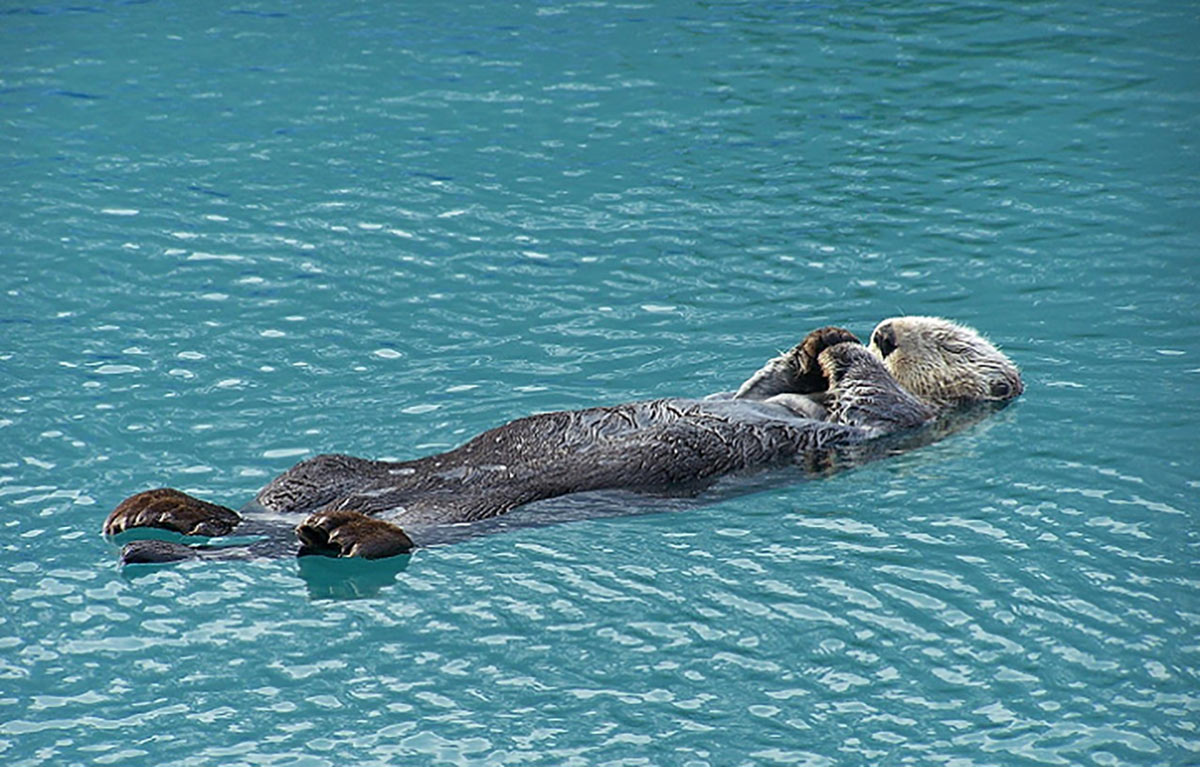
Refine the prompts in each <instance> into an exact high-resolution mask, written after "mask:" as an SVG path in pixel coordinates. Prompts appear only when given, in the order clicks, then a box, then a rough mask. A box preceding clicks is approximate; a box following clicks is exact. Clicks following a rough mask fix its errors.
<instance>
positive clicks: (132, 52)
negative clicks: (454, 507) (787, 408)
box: [0, 2, 1200, 767]
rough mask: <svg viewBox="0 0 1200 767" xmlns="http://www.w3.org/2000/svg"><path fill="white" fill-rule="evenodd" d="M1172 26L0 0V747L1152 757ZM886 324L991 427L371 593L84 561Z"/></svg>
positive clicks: (506, 538)
mask: <svg viewBox="0 0 1200 767" xmlns="http://www.w3.org/2000/svg"><path fill="white" fill-rule="evenodd" d="M1198 40H1200V24H1198V22H1197V14H1196V13H1195V9H1194V7H1192V6H1190V5H1189V4H1188V3H1175V2H1144V3H1130V4H1117V3H1102V4H1100V5H1097V4H1096V3H1092V2H1086V3H1085V2H1073V3H1061V2H1060V3H1039V4H1032V5H1019V4H958V3H949V4H943V5H937V6H929V5H927V4H911V3H889V2H877V3H857V2H835V3H832V4H807V3H797V4H792V3H745V4H734V3H728V4H727V3H716V4H691V3H671V2H664V3H652V4H651V3H646V4H620V3H604V2H597V3H577V4H570V3H564V4H557V3H553V4H552V3H545V4H536V3H529V4H520V5H515V6H511V5H510V4H501V3H494V4H492V3H489V4H465V3H442V4H433V3H421V4H416V3H370V4H350V5H346V4H341V3H296V2H289V3H275V4H269V3H258V2H250V3H248V4H240V5H231V6H226V7H224V8H221V7H218V4H214V3H185V2H147V3H103V4H97V5H95V6H94V7H80V6H71V7H60V6H46V5H43V6H37V7H34V8H28V9H19V8H16V7H14V6H13V5H12V4H11V3H10V4H7V5H6V6H5V7H4V9H3V15H0V126H2V127H0V167H2V168H3V172H2V175H0V191H2V192H3V196H4V198H5V202H4V204H3V207H2V208H0V210H2V211H3V212H2V213H0V266H2V267H3V271H2V273H0V323H2V335H0V407H2V411H0V515H2V516H0V530H2V531H3V540H2V541H0V598H2V600H3V604H4V610H3V611H2V612H0V760H2V761H3V762H4V763H5V764H6V765H13V766H17V765H22V766H23V765H75V764H80V765H91V764H117V765H149V764H175V765H302V766H304V767H316V766H318V765H344V764H363V765H366V764H373V765H374V764H378V765H382V764H397V765H399V764H439V765H441V764H471V765H490V764H512V765H516V764H520V765H527V764H538V765H618V764H620V765H642V764H646V765H691V766H692V767H700V766H701V765H713V766H714V767H717V766H724V765H742V764H747V765H749V764H753V765H774V764H780V765H796V764H800V765H895V764H920V765H926V764H945V765H1019V764H1034V765H1091V764H1095V765H1102V766H1106V765H1129V764H1147V765H1184V764H1196V763H1200V731H1198V725H1200V695H1198V694H1197V682H1198V676H1200V641H1198V639H1197V636H1198V634H1200V600H1198V599H1197V585H1198V583H1197V575H1196V573H1197V571H1196V563H1197V546H1198V542H1200V541H1198V538H1200V532H1198V528H1197V524H1196V520H1197V515H1198V514H1200V504H1198V503H1197V496H1198V493H1200V472H1198V471H1197V460H1196V452H1197V437H1196V435H1197V428H1198V426H1200V423H1198V421H1200V417H1198V413H1200V393H1198V392H1200V386H1198V384H1200V340H1198V338H1197V330H1196V328H1197V320H1198V319H1200V318H1198V316H1197V303H1198V296H1200V284H1198V283H1200V280H1198V277H1200V266H1198V259H1197V248H1198V245H1200V224H1198V223H1197V222H1200V210H1198V209H1197V208H1198V206H1197V200H1198V199H1200V163H1198V161H1197V125H1198V124H1200V122H1198V118H1200V108H1198V107H1200V77H1198V73H1200V53H1198V50H1200V49H1198V47H1197V44H1196V43H1197V41H1198ZM900 313H907V314H939V315H945V316H950V317H953V318H956V319H958V320H961V321H964V322H967V323H969V324H971V325H974V326H976V327H978V328H980V329H982V330H983V331H985V332H986V333H988V334H989V335H990V336H991V337H992V338H993V339H994V340H995V341H997V342H998V343H999V344H1000V345H1001V346H1003V347H1004V348H1005V349H1006V350H1007V351H1008V352H1009V353H1010V354H1011V355H1012V356H1013V358H1014V359H1015V360H1016V361H1017V362H1018V363H1019V364H1020V365H1021V366H1022V367H1023V369H1024V371H1025V375H1026V381H1027V391H1026V394H1025V396H1024V397H1023V398H1022V399H1021V400H1020V401H1019V402H1018V403H1016V404H1015V405H1014V406H1013V407H1010V408H1008V409H1007V410H1005V411H1003V412H1002V413H1000V414H998V415H996V416H994V417H992V418H991V419H989V420H988V421H987V422H985V423H983V424H981V425H979V426H977V427H974V428H972V429H970V430H969V431H967V432H965V433H962V434H959V435H956V436H954V437H951V438H950V439H948V440H945V441H943V442H940V443H938V444H936V445H933V446H930V447H926V448H923V449H920V450H917V451H915V452H910V453H907V454H905V455H903V456H900V457H897V458H894V459H890V460H886V461H882V462H877V463H874V464H871V465H869V466H866V467H864V468H861V469H858V470H855V471H851V472H847V473H842V474H838V475H836V476H833V477H829V478H824V479H819V480H814V481H810V482H798V483H795V484H792V485H785V486H783V487H780V488H776V489H771V490H768V491H764V492H761V493H757V494H753V495H748V496H743V497H740V498H736V499H733V500H728V501H724V502H721V503H717V504H714V505H708V506H705V507H702V508H698V509H693V510H690V511H685V512H680V513H660V514H651V515H642V516H627V517H619V518H610V519H598V520H591V521H584V522H577V523H572V524H566V525H558V526H552V527H542V528H525V529H518V530H511V531H508V532H504V533H502V534H497V535H492V536H487V537H480V538H475V539H472V540H469V541H466V542H463V543H460V544H456V545H452V546H445V547H438V548H432V549H426V550H421V551H419V552H417V553H416V554H415V555H414V556H412V557H411V560H407V561H401V560H396V561H392V562H388V563H384V564H376V565H370V566H367V565H362V564H355V563H349V562H335V561H324V560H320V561H315V562H312V561H308V560H306V561H305V562H304V563H303V567H302V566H301V564H299V563H297V561H296V560H294V559H260V560H255V561H246V562H224V563H195V564H187V565H183V566H177V567H167V568H157V569H155V568H142V569H140V570H138V569H136V568H134V569H130V570H127V571H125V572H121V571H120V570H119V569H118V568H117V566H116V549H115V547H114V546H113V545H112V544H110V543H109V542H106V541H104V540H103V539H102V538H101V537H100V535H99V527H100V523H101V521H102V520H103V518H104V516H105V515H106V514H107V512H108V511H109V510H110V509H111V508H112V507H113V506H114V505H115V504H116V503H117V502H118V501H120V500H121V499H122V498H123V497H124V496H126V495H128V494H130V493H133V492H136V491H138V490H142V489H146V488H149V487H155V486H160V485H169V486H175V487H179V488H182V489H185V490H187V491H189V492H192V493H194V494H197V495H199V496H201V497H204V498H208V499H211V500H214V501H218V502H221V503H225V504H227V505H232V506H238V505H240V504H241V503H242V502H244V501H246V500H247V499H249V498H250V497H252V495H253V493H254V492H255V490H256V489H257V488H258V487H259V486H261V485H262V484H263V483H264V482H265V481H266V480H267V479H269V478H270V477H271V476H273V475H274V474H275V473H278V472H279V471H282V470H283V469H285V468H286V467H287V466H289V465H290V464H292V463H294V462H295V461H296V460H299V459H300V458H302V457H303V456H308V455H314V454H316V453H319V452H332V451H339V452H348V453H353V454H357V455H364V456H372V457H392V458H397V459H402V458H409V457H414V456H418V455H422V454H425V453H428V452H431V451H435V450H440V449H444V448H447V447H450V446H453V445H455V444H458V443H459V442H461V441H463V440H465V439H467V438H468V437H469V436H471V435H473V434H475V433H477V432H479V431H482V430H483V429H486V428H488V427H491V426H494V425H497V424H499V423H502V422H504V421H505V420H507V419H510V418H513V417H517V416H520V415H525V414H528V413H531V412H536V411H542V410H551V409H561V408H572V407H582V406H587V405H593V404H603V403H614V402H620V401H626V400H631V399H636V398H648V397H655V396H668V395H689V396H695V395H703V394H706V393H708V392H712V391H717V390H722V389H727V388H729V387H731V386H734V385H736V384H737V383H738V382H739V381H740V380H742V378H743V377H744V376H745V375H746V374H747V373H749V372H751V371H753V370H754V369H756V368H757V367H758V365H759V364H761V362H762V361H763V360H764V359H766V358H767V357H769V356H771V355H772V354H774V353H775V352H777V351H778V350H780V349H782V348H785V347H787V346H790V345H791V344H793V343H795V342H796V341H798V340H799V339H800V338H801V337H802V336H803V335H804V333H805V332H806V331H807V330H809V329H811V328H813V327H816V326H818V325H822V324H827V323H837V324H843V325H846V326H848V327H850V328H852V329H854V330H855V331H856V332H859V333H860V334H865V333H867V332H868V331H869V329H870V328H871V327H872V325H873V324H874V323H875V322H876V321H877V320H879V319H881V318H883V317H887V316H891V315H895V314H900ZM629 506H630V508H629V511H631V512H632V511H636V510H637V502H636V501H630V502H629Z"/></svg>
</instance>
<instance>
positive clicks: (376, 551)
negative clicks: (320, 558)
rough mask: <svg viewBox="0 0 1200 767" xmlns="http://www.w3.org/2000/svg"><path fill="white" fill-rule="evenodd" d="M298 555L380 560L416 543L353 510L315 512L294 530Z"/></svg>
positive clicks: (377, 520)
mask: <svg viewBox="0 0 1200 767" xmlns="http://www.w3.org/2000/svg"><path fill="white" fill-rule="evenodd" d="M296 536H297V537H298V538H300V543H301V544H303V545H302V547H301V549H300V554H301V555H304V554H322V555H324V556H327V557H362V558H364V559H383V558H384V557H394V556H396V555H397V554H407V553H408V552H410V551H412V550H413V548H415V546H416V544H414V543H413V541H412V539H411V538H409V537H408V534H407V533H405V532H404V531H403V530H401V529H400V528H399V527H398V526H396V525H393V524H392V523H390V522H385V521H383V520H382V519H375V518H374V517H368V516H367V515H366V514H360V513H359V512H357V511H318V512H316V513H315V514H310V515H309V516H308V518H307V519H305V520H304V521H303V522H301V523H300V524H299V525H298V526H297V527H296Z"/></svg>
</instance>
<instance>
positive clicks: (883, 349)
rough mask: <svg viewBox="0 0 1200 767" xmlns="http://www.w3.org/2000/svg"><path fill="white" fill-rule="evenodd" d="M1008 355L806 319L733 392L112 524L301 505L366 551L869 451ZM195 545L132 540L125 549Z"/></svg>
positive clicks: (137, 502)
mask: <svg viewBox="0 0 1200 767" xmlns="http://www.w3.org/2000/svg"><path fill="white" fill-rule="evenodd" d="M1023 388H1024V387H1023V384H1022V382H1021V375H1020V372H1019V371H1018V369H1017V367H1016V365H1014V364H1013V363H1012V361H1010V360H1009V359H1008V357H1006V356H1005V355H1004V354H1003V353H1002V352H1000V351H999V350H998V349H997V348H996V347H995V346H993V345H992V344H991V343H989V342H988V341H987V340H986V339H984V338H983V337H982V336H981V335H980V334H979V333H977V332H976V331H974V330H972V329H970V328H968V327H965V326H963V325H960V324H956V323H954V322H950V321H948V320H944V319H940V318H935V317H895V318H891V319H887V320H884V321H883V322H880V323H879V325H877V326H876V327H875V329H874V331H872V333H871V336H870V345H869V346H864V345H863V344H862V343H861V342H860V341H859V340H858V339H857V338H856V337H855V336H854V335H853V334H852V333H850V331H848V330H845V329H843V328H838V327H824V328H820V329H818V330H814V331H813V332H812V333H809V334H808V336H807V337H806V338H805V339H804V340H803V341H802V342H801V343H800V344H798V345H796V346H795V347H793V348H792V349H791V350H790V351H788V352H785V353H784V354H781V355H779V356H778V357H775V358H774V359H772V360H770V361H768V362H767V364H766V365H764V366H763V367H762V369H760V370H759V371H758V372H756V373H755V374H754V375H753V376H751V377H750V378H749V379H748V380H747V381H746V382H745V383H743V384H742V385H741V386H740V387H739V388H738V389H737V390H736V391H733V392H729V393H724V394H717V395H712V396H710V397H707V398H704V399H659V400H651V401H645V402H633V403H628V404H623V405H616V406H609V407H596V408H589V409H585V410H575V411H564V412H555V413H543V414H539V415H534V416H530V417H527V418H521V419H518V420H516V421H512V422H511V423H508V424H505V425H503V426H500V427H498V428H495V429H492V430H490V431H487V432H484V433H483V434H480V435H479V436H477V437H475V438H474V439H472V440H470V441H469V442H467V443H466V444H464V445H462V446H461V447H458V448H456V449H454V450H450V451H448V452H445V453H441V454H438V455H431V456H427V457H424V458H418V459H416V460H412V461H402V462H399V463H390V462H384V461H371V460H365V459H362V458H354V457H351V456H347V455H319V456H317V457H315V458H311V459H308V460H305V461H302V462H300V463H298V464H296V465H295V466H293V467H292V468H291V469H289V470H288V471H286V472H285V473H283V474H282V475H280V476H278V477H276V478H275V479H274V480H272V481H271V482H270V483H268V484H267V486H266V487H264V488H263V489H262V490H261V491H259V493H258V495H257V496H256V498H255V500H254V501H253V502H252V503H251V504H248V505H247V506H246V507H245V508H244V509H243V513H242V514H239V513H238V512H235V511H233V510H232V509H228V508H225V507H223V506H219V505H216V504H212V503H208V502H206V501H201V500H199V499H196V498H193V497H191V496H189V495H187V494H185V493H182V492H180V491H178V490H171V489H158V490H148V491H146V492H142V493H138V494H137V495H134V496H131V497H130V498H127V499H126V500H125V501H123V502H122V503H121V504H120V505H118V506H117V507H116V508H115V509H114V510H113V512H112V513H111V514H109V516H108V518H107V519H106V520H105V522H104V533H105V534H106V535H109V536H113V535H118V534H121V533H126V532H129V531H138V530H141V531H146V530H148V529H151V528H159V529H163V530H170V531H174V532H176V533H180V534H182V535H185V536H205V537H212V536H226V535H229V534H231V533H235V532H236V533H237V534H239V535H241V534H248V533H262V532H263V528H262V527H261V524H260V526H259V527H258V528H255V526H254V525H253V524H246V522H247V521H248V520H249V519H254V518H256V517H259V516H262V515H264V514H272V513H273V514H276V515H278V514H296V515H304V516H303V518H302V521H301V522H300V523H299V525H297V526H296V527H295V528H294V530H295V535H296V536H297V537H298V539H299V543H300V553H302V554H303V553H315V554H324V555H328V556H335V557H363V558H367V559H377V558H383V557H391V556H395V555H398V554H404V553H407V552H409V551H411V550H412V549H413V548H414V547H415V546H417V545H419V544H420V543H422V542H424V541H428V540H435V539H436V538H437V536H436V535H434V534H432V533H431V531H436V530H438V529H439V528H443V529H444V528H445V526H447V525H454V524H461V523H471V522H476V521H478V520H483V519H486V518H490V517H495V516H497V515H500V514H504V513H506V512H508V511H510V510H512V509H515V508H517V507H519V506H523V505H526V504H530V503H533V502H535V501H541V500H544V499H549V498H556V497H559V496H564V495H568V494H575V493H583V492H587V491H598V490H631V491H636V492H640V493H651V494H662V493H672V492H692V491H694V490H698V489H702V488H704V487H705V486H707V485H710V484H712V483H714V482H716V481H717V480H718V479H719V478H721V477H725V476H728V475H734V474H745V473H749V472H754V471H761V470H764V469H768V468H771V467H778V466H781V465H788V464H795V463H800V464H802V465H803V464H810V465H813V464H817V463H820V462H821V461H824V460H827V459H828V457H829V456H831V455H834V454H837V453H840V452H842V451H851V452H852V451H854V450H858V451H859V452H860V455H861V456H866V458H868V459H869V458H870V457H873V456H874V453H873V452H872V450H871V446H872V445H876V444H880V443H881V441H883V438H885V437H888V436H889V435H896V434H903V433H907V432H912V431H914V430H920V429H922V427H925V428H928V427H929V425H930V424H932V423H935V422H936V421H937V420H938V419H939V417H940V416H944V415H946V414H947V413H951V412H953V411H956V410H959V409H961V408H963V407H965V406H969V405H972V404H978V403H1006V402H1008V401H1009V400H1012V399H1013V398H1015V397H1017V396H1018V395H1020V394H1021V392H1022V391H1023ZM200 551H201V550H200V549H199V548H197V547H190V546H186V545H182V544H180V543H170V542H165V541H160V540H140V541H134V542H132V543H129V544H127V545H126V546H125V547H124V549H123V550H122V561H124V562H126V563H138V562H164V561H173V560H178V559H185V558H190V557H194V556H199V555H200Z"/></svg>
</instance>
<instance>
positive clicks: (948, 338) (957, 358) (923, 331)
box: [869, 317, 1025, 409]
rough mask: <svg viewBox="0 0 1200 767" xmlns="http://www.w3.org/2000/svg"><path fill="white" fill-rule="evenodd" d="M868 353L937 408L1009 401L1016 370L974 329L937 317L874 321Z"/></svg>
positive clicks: (1017, 381) (1017, 380)
mask: <svg viewBox="0 0 1200 767" xmlns="http://www.w3.org/2000/svg"><path fill="white" fill-rule="evenodd" d="M869 349H870V351H871V353H873V354H874V355H875V356H876V357H879V358H880V359H881V360H883V365H884V367H886V368H887V369H888V372H889V373H891V374H892V377H893V378H895V379H896V382H897V383H899V384H900V385H901V386H903V387H904V388H905V390H907V391H908V392H910V393H912V394H915V395H916V396H918V397H920V398H921V399H922V400H924V401H925V402H927V403H929V404H930V405H933V406H934V407H937V408H939V409H941V408H945V407H950V406H953V405H956V404H965V403H969V402H988V401H991V402H999V401H1004V400H1010V399H1013V398H1014V397H1016V396H1017V395H1019V394H1020V393H1021V392H1022V391H1024V389H1025V387H1024V385H1023V384H1022V383H1021V372H1020V371H1019V370H1017V366H1016V365H1014V364H1013V363H1012V361H1011V360H1010V359H1009V358H1008V357H1006V356H1004V354H1003V353H1002V352H1001V351H1000V350H999V349H997V348H996V347H995V346H993V345H992V344H991V343H990V342H989V341H988V340H987V339H985V338H984V337H983V336H981V335H979V334H978V333H976V332H975V331H974V330H972V329H970V328H968V327H964V326H962V325H958V324H955V323H953V322H950V321H949V320H943V319H940V318H938V317H893V318H891V319H887V320H884V321H883V322H881V323H879V324H878V325H877V326H875V330H874V331H873V332H872V333H871V345H870V347H869Z"/></svg>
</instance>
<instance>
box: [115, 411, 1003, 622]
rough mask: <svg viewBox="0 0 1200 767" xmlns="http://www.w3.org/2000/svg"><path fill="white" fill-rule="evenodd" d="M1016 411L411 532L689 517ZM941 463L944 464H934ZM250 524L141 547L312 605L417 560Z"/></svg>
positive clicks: (141, 535)
mask: <svg viewBox="0 0 1200 767" xmlns="http://www.w3.org/2000/svg"><path fill="white" fill-rule="evenodd" d="M1007 404H1008V403H987V404H979V405H972V406H970V407H966V408H962V409H959V410H956V411H952V412H950V413H947V414H946V415H943V416H942V417H941V418H939V419H938V420H936V421H934V422H932V423H930V424H927V425H926V426H923V427H921V428H919V429H915V430H912V431H908V432H903V433H901V434H894V435H889V436H885V437H880V438H878V439H874V440H871V441H868V442H863V443H859V444H856V445H849V446H843V447H839V448H836V449H831V450H826V451H820V452H817V453H809V454H805V455H804V456H802V457H801V458H800V459H798V460H797V461H796V462H795V463H789V464H787V465H783V466H776V467H772V468H768V469H764V470H761V471H757V472H754V473H752V474H742V475H734V476H730V477H722V478H719V479H717V480H716V481H713V482H709V483H705V484H697V485H692V486H683V487H673V488H670V489H669V490H668V491H663V490H661V489H655V490H654V491H648V492H646V491H644V492H637V491H632V490H600V491H592V492H586V493H576V494H573V495H567V496H562V497H559V498H552V499H548V500H544V501H538V502H536V503H531V504H529V505H527V506H523V507H520V508H518V509H515V510H513V511H511V512H509V513H507V514H504V515H502V516H498V517H493V518H490V519H485V520H480V521H477V522H471V523H461V524H453V525H431V526H423V527H412V528H407V527H406V532H408V533H409V535H410V536H411V537H412V538H413V540H414V541H416V542H417V543H418V545H419V546H420V547H430V546H445V545H449V544H453V543H461V542H463V541H467V540H471V539H475V538H481V537H484V536H490V535H496V534H499V533H504V532H509V531H513V530H523V529H528V528H538V527H548V526H551V525H560V524H564V523H568V522H578V521H584V520H597V519H607V518H613V517H626V516H641V515H645V514H662V513H667V512H678V511H686V510H689V509H695V508H697V507H699V506H705V505H710V504H714V503H719V502H721V501H724V500H727V499H731V498H736V497H739V496H744V495H749V494H751V493H757V492H762V491H766V490H771V489H776V488H779V487H786V486H788V485H794V484H797V483H799V482H804V481H809V480H813V479H820V478H823V477H828V476H831V475H833V474H837V473H840V472H843V471H847V470H850V469H854V468H857V467H859V466H862V465H864V464H867V463H872V462H875V461H879V460H882V459H886V458H891V457H895V456H898V455H902V454H906V453H909V452H911V451H914V450H917V449H919V448H922V447H926V446H928V445H931V444H933V443H935V442H939V441H941V440H943V439H945V438H946V437H949V436H951V435H954V434H958V433H960V432H963V431H966V430H968V429H970V428H971V427H973V426H976V425H977V424H980V423H981V422H983V421H984V420H986V419H987V418H988V417H989V416H991V415H992V414H994V413H996V412H998V411H999V410H1002V409H1003V408H1005V407H1007ZM931 460H937V458H931ZM242 513H243V515H244V519H245V521H244V522H243V523H242V525H241V527H240V528H239V533H240V534H239V535H237V536H228V537H224V538H211V539H207V540H204V541H202V542H200V543H197V542H196V541H195V539H194V538H188V537H186V536H182V535H179V534H177V533H170V532H166V531H161V530H152V529H142V530H139V531H138V533H137V537H138V539H142V540H151V539H153V540H156V541H161V542H163V543H164V544H165V545H167V546H172V547H177V549H178V550H179V551H181V552H182V551H186V552H188V558H189V559H192V560H195V559H200V560H205V561H229V560H247V559H255V558H262V557H268V558H283V557H296V558H297V561H298V564H299V575H300V577H301V578H303V579H304V581H305V583H306V584H307V586H308V592H309V596H310V598H312V599H337V600H349V599H362V598H365V597H371V596H374V595H376V594H377V593H378V592H379V591H380V590H381V589H383V588H384V587H386V586H389V585H391V584H392V583H394V582H395V580H396V576H397V575H399V574H400V573H401V572H404V571H405V570H406V569H408V567H409V565H410V563H411V560H412V556H411V555H402V556H397V557H390V558H387V559H377V560H363V559H356V558H349V559H344V558H331V557H325V556H320V555H304V556H301V555H300V545H299V542H298V541H297V540H296V536H295V533H294V530H293V528H294V525H295V521H296V520H297V519H298V518H293V517H292V516H291V515H278V514H266V513H263V512H262V511H261V510H256V508H255V507H254V506H253V504H251V505H250V506H247V507H246V508H243V509H242ZM130 540H132V536H130V534H129V533H122V534H120V535H118V536H116V537H114V538H113V542H114V543H117V544H123V543H126V542H129V541H130ZM164 564H170V563H168V562H158V563H128V564H126V565H125V566H124V567H123V568H122V569H123V572H124V574H125V576H126V577H130V578H133V577H137V576H138V575H139V574H144V573H146V572H149V571H150V570H152V569H156V568H159V567H162V566H164Z"/></svg>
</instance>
